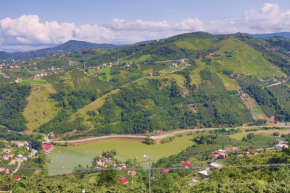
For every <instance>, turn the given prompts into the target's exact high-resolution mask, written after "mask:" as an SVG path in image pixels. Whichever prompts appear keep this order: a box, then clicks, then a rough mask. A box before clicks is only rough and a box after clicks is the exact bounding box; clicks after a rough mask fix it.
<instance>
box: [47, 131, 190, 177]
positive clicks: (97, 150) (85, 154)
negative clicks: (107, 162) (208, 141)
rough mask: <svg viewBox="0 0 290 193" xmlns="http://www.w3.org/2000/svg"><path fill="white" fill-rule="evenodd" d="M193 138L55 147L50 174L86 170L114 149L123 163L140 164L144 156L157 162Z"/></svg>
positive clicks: (49, 168)
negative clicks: (76, 168) (150, 142)
mask: <svg viewBox="0 0 290 193" xmlns="http://www.w3.org/2000/svg"><path fill="white" fill-rule="evenodd" d="M192 138H193V136H183V137H178V138H176V139H174V140H173V141H172V142H170V143H165V144H158V145H146V144H143V143H141V142H138V141H104V142H98V143H92V144H86V145H81V146H69V147H55V148H54V149H53V151H52V153H51V154H50V155H49V158H50V159H51V160H52V163H50V164H49V165H48V173H49V175H58V174H63V173H69V172H71V171H72V170H73V168H74V167H77V166H78V165H79V164H81V165H82V167H84V168H85V167H87V165H88V166H89V167H90V166H91V161H92V160H93V158H94V157H96V156H98V155H101V154H102V152H103V151H107V150H112V149H113V148H115V149H116V151H117V156H118V159H119V160H122V161H125V160H127V159H130V158H132V159H133V158H137V161H138V162H141V161H145V158H143V155H148V156H151V160H152V161H157V160H158V159H160V158H162V157H165V156H166V157H167V156H170V155H172V154H177V153H178V152H179V151H181V150H183V149H185V148H187V147H189V146H191V145H193V144H194V142H193V141H192V140H191V139H192ZM141 166H142V167H144V168H146V167H147V166H148V165H147V163H146V162H144V163H142V164H141Z"/></svg>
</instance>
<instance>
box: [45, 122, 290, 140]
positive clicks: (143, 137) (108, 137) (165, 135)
mask: <svg viewBox="0 0 290 193" xmlns="http://www.w3.org/2000/svg"><path fill="white" fill-rule="evenodd" d="M257 127H274V126H247V127H236V128H240V129H242V130H246V129H251V128H257ZM276 127H285V128H289V129H290V126H276ZM218 129H222V128H202V129H187V130H178V131H172V132H169V133H165V134H159V135H154V134H151V139H154V140H157V139H163V138H166V137H170V136H174V135H178V134H190V133H192V132H197V131H204V130H206V131H211V130H218ZM225 129H232V127H229V128H225ZM118 138H131V139H145V138H147V136H146V135H132V134H131V135H130V134H128V135H117V134H116V135H107V136H101V137H90V138H86V139H76V140H69V141H57V140H51V141H52V142H57V143H61V144H64V143H66V142H67V143H82V142H88V141H94V140H103V139H118Z"/></svg>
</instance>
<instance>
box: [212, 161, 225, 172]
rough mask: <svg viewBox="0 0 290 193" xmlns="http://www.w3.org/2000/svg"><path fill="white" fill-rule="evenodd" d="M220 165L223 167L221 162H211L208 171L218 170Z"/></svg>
mask: <svg viewBox="0 0 290 193" xmlns="http://www.w3.org/2000/svg"><path fill="white" fill-rule="evenodd" d="M222 167H223V165H222V164H219V163H217V162H213V163H211V164H210V171H213V170H218V169H221V168H222Z"/></svg>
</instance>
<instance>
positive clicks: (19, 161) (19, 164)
mask: <svg viewBox="0 0 290 193" xmlns="http://www.w3.org/2000/svg"><path fill="white" fill-rule="evenodd" d="M16 160H17V162H18V165H17V167H16V168H15V170H14V171H13V172H12V173H11V175H13V174H15V173H16V172H17V171H18V170H19V169H20V166H21V160H20V159H16Z"/></svg>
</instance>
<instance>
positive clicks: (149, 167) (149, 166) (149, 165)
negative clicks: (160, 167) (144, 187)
mask: <svg viewBox="0 0 290 193" xmlns="http://www.w3.org/2000/svg"><path fill="white" fill-rule="evenodd" d="M150 159H151V158H150V156H148V169H149V193H151V164H150V161H151V160H150Z"/></svg>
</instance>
